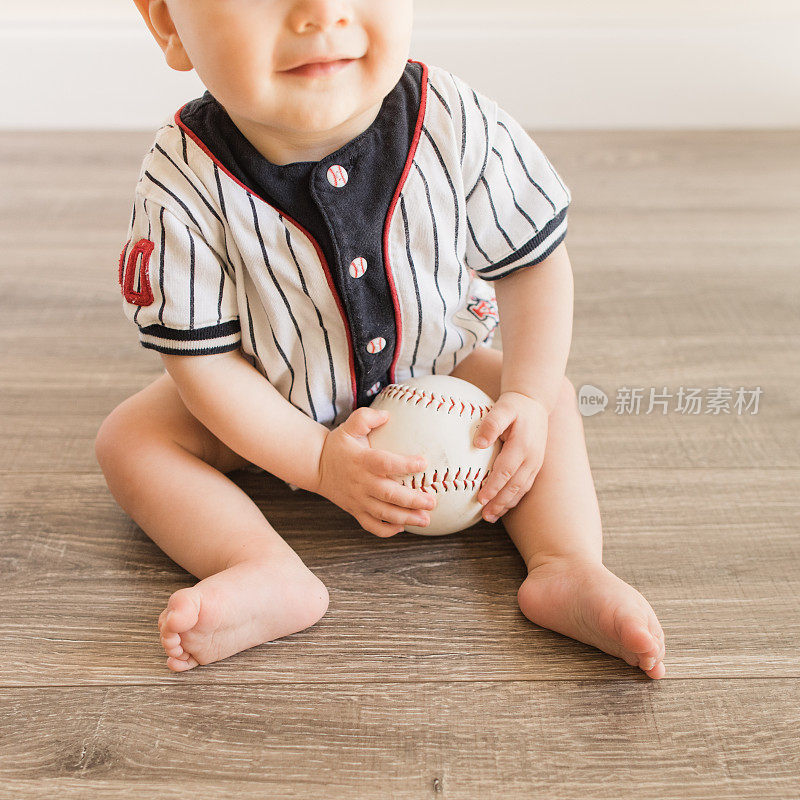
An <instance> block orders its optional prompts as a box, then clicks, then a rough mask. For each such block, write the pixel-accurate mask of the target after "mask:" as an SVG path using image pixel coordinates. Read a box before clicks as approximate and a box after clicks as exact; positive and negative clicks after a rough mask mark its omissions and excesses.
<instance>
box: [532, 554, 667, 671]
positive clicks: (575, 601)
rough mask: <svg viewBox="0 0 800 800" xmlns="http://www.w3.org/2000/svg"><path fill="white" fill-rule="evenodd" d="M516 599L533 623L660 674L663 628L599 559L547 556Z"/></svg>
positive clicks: (641, 599)
mask: <svg viewBox="0 0 800 800" xmlns="http://www.w3.org/2000/svg"><path fill="white" fill-rule="evenodd" d="M517 598H518V600H519V607H520V609H521V610H522V613H523V614H525V616H526V617H527V618H528V619H530V620H531V621H532V622H535V623H536V624H537V625H541V626H542V627H543V628H549V629H550V630H553V631H557V632H558V633H562V634H564V635H565V636H569V637H571V638H572V639H577V640H578V641H581V642H585V643H586V644H590V645H592V646H593V647H597V648H599V649H600V650H603V651H605V652H606V653H611V655H614V656H618V657H619V658H621V659H623V660H625V661H626V662H627V663H628V664H630V665H631V666H634V667H637V666H638V667H640V668H641V669H642V670H643V671H644V672H645V674H647V675H649V676H650V677H651V678H663V677H664V673H665V672H666V670H665V668H664V664H663V662H662V659H663V658H664V632H663V631H662V629H661V625H659V622H658V619H657V618H656V615H655V613H654V612H653V609H652V608H651V607H650V604H649V603H648V602H647V600H645V599H644V597H642V595H641V594H640V593H639V592H637V591H636V589H634V588H633V587H632V586H629V585H628V584H627V583H625V581H623V580H621V579H620V578H618V577H617V576H616V575H614V574H613V573H612V572H610V571H609V570H608V569H606V567H604V566H603V565H602V564H598V563H591V562H581V561H574V560H567V559H554V560H552V561H546V562H544V563H543V564H541V565H540V566H538V567H536V568H535V569H532V570H531V571H530V573H529V574H528V577H527V578H526V579H525V581H524V582H523V584H522V586H520V588H519V592H518V594H517Z"/></svg>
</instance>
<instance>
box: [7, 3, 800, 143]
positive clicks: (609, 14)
mask: <svg viewBox="0 0 800 800" xmlns="http://www.w3.org/2000/svg"><path fill="white" fill-rule="evenodd" d="M487 6H488V9H487ZM411 55H412V57H413V58H418V59H420V60H422V61H426V62H429V63H432V64H440V65H442V66H445V67H447V68H448V69H451V70H452V71H453V72H456V73H458V74H459V75H461V76H462V77H463V78H464V79H465V80H467V81H469V82H470V83H472V84H473V85H474V86H475V87H476V88H478V89H479V90H480V91H483V92H485V93H486V94H488V95H490V96H492V97H495V98H496V99H497V100H498V101H499V102H500V103H501V104H502V105H503V106H505V107H506V108H508V110H509V111H510V112H511V113H513V114H514V115H515V116H517V117H518V118H519V119H520V121H521V122H522V123H523V124H524V125H526V126H528V127H530V128H538V129H543V128H679V127H691V128H709V127H733V128H745V127H793V126H800V3H798V2H797V0H759V2H758V3H754V2H752V1H751V0H670V2H666V0H658V2H655V3H654V2H650V3H647V2H642V0H606V2H597V0H557V2H552V0H550V2H547V3H545V2H543V0H493V2H492V3H486V2H485V0H416V24H415V33H414V39H413V41H412V49H411ZM202 91H203V86H202V84H201V83H200V82H199V80H198V79H197V77H196V75H194V73H191V74H184V73H177V72H174V71H173V70H170V69H169V68H168V67H167V66H166V64H165V63H164V61H163V56H162V55H161V52H160V50H159V49H158V48H157V46H156V44H155V42H154V41H153V40H152V38H151V37H150V34H149V32H148V31H147V29H146V28H145V26H144V23H143V22H142V21H141V19H140V17H139V15H138V12H137V11H136V9H135V7H134V5H133V2H132V0H70V2H67V3H65V2H64V0H26V2H24V3H23V2H20V1H19V0H18V2H15V3H13V4H12V3H10V2H8V1H7V0H2V3H1V4H0V93H2V97H3V100H4V102H3V108H2V111H0V128H5V129H24V128H67V129H76V128H78V129H80V128H144V129H150V128H152V127H153V126H155V125H157V124H158V123H159V122H160V121H161V120H162V119H163V118H164V117H165V116H166V115H167V114H169V113H171V112H172V111H174V110H175V109H176V108H177V107H178V106H180V105H181V104H182V103H183V102H185V101H186V100H187V99H190V98H191V97H195V96H197V95H198V94H200V93H202Z"/></svg>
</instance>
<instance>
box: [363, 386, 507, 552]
mask: <svg viewBox="0 0 800 800" xmlns="http://www.w3.org/2000/svg"><path fill="white" fill-rule="evenodd" d="M492 404H493V401H492V398H491V397H489V395H487V394H486V393H485V392H483V391H482V390H481V389H479V388H478V387H477V386H474V385H473V384H471V383H469V382H468V381H465V380H462V379H461V378H454V377H452V376H451V375H425V376H422V377H419V378H409V379H408V380H406V381H403V382H402V383H390V384H389V385H388V386H386V387H384V388H383V390H382V391H381V392H380V393H379V394H378V396H377V397H376V398H375V399H374V400H373V401H372V403H371V406H372V408H377V409H381V410H386V411H388V412H389V419H388V420H387V421H386V422H385V423H384V424H383V425H381V426H379V427H377V428H375V429H373V430H372V431H370V433H369V437H368V438H369V443H370V446H371V447H374V448H377V449H380V450H389V451H390V452H392V453H398V454H400V455H417V454H421V455H423V456H424V457H425V460H426V462H427V466H426V469H425V471H424V472H418V473H415V474H413V475H398V476H395V478H394V480H396V481H397V482H398V483H401V484H403V485H404V486H410V487H412V488H414V489H422V490H423V491H425V492H434V493H435V496H436V506H435V507H434V508H433V509H431V510H430V511H429V512H428V514H429V516H430V523H429V524H428V525H427V526H425V527H420V526H419V525H407V526H406V528H405V530H406V531H408V532H409V533H420V534H423V535H425V536H442V535H444V534H447V533H456V532H457V531H462V530H464V529H465V528H469V527H470V526H471V525H474V524H475V523H476V522H478V521H479V520H480V519H481V512H482V510H483V507H482V506H481V504H480V503H479V502H478V500H477V496H478V492H479V491H480V488H481V486H482V485H483V482H484V481H485V479H486V476H487V474H488V473H489V470H490V469H491V467H492V463H493V462H494V459H495V457H496V456H497V453H498V452H499V451H500V442H499V441H496V442H495V443H494V444H493V445H492V447H485V448H478V447H474V446H473V444H472V441H473V439H474V438H475V434H476V432H477V430H478V427H479V425H480V423H481V421H482V420H483V418H484V417H485V416H486V414H488V412H489V410H490V409H491V407H492Z"/></svg>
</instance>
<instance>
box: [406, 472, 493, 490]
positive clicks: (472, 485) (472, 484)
mask: <svg viewBox="0 0 800 800" xmlns="http://www.w3.org/2000/svg"><path fill="white" fill-rule="evenodd" d="M471 472H472V467H470V468H469V469H468V470H467V474H466V475H465V476H464V478H463V479H462V480H460V481H459V480H458V476H459V475H460V474H461V467H459V468H458V470H457V472H456V474H455V476H454V477H452V478H449V477H448V476H449V473H450V468H449V467H448V468H447V470H446V471H445V474H444V477H443V478H442V479H441V480H438V471H437V470H434V472H433V477H432V478H431V479H430V482H428V483H426V481H427V480H428V475H427V474H426V473H424V472H423V473H422V482H421V483H420V485H419V487H417V485H416V475H412V476H411V488H412V489H416V488H419V489H420V490H421V491H423V492H428V491H431V492H436V493H437V494H438V493H439V488H438V487H440V486H441V488H442V491H444V492H447V491H450V490H453V491H458V490H459V489H469V490H470V491H477V487H478V478H479V476H480V474H481V470H480V469H479V468H476V469H475V474H474V475H473V476H472V479H470V478H469V476H470V473H471ZM488 475H489V470H488V469H487V470H486V473H485V474H484V475H483V478H482V479H481V480H480V486H481V487H482V486H483V484H484V482H485V481H486V478H487V477H488ZM400 483H401V484H402V485H403V486H406V485H407V483H406V477H403V478H401V479H400Z"/></svg>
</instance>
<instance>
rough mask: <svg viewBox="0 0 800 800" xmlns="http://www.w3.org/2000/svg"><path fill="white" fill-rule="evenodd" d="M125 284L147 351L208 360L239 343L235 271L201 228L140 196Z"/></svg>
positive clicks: (123, 271) (125, 256)
mask: <svg viewBox="0 0 800 800" xmlns="http://www.w3.org/2000/svg"><path fill="white" fill-rule="evenodd" d="M119 286H120V291H121V293H122V297H123V310H124V312H125V316H126V317H127V318H128V319H129V320H130V321H131V322H133V323H134V324H135V325H136V326H137V327H138V333H139V342H140V344H141V345H142V347H146V348H149V349H150V350H157V351H159V352H161V353H173V354H178V355H209V354H212V353H222V352H225V351H227V350H236V349H237V348H238V347H240V345H241V326H240V323H239V315H238V308H237V299H236V284H235V280H234V273H233V269H232V267H231V266H230V264H229V263H227V261H226V259H224V258H223V257H222V256H220V255H219V253H217V251H216V250H215V249H214V248H212V247H211V246H210V245H209V244H208V243H207V242H206V240H205V239H204V237H203V235H202V234H201V233H200V231H199V229H198V227H197V226H196V225H194V224H191V222H190V221H189V220H186V221H184V220H183V219H181V218H180V217H178V216H177V215H176V214H174V213H173V212H172V211H170V210H169V209H167V208H165V207H163V206H161V205H159V204H158V203H156V202H154V201H153V200H151V199H149V198H147V197H145V196H143V195H141V194H140V193H139V192H137V193H136V198H135V200H134V205H133V213H132V216H131V222H130V225H129V228H128V236H127V241H126V243H125V246H124V247H123V248H122V252H121V253H120V257H119Z"/></svg>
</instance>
